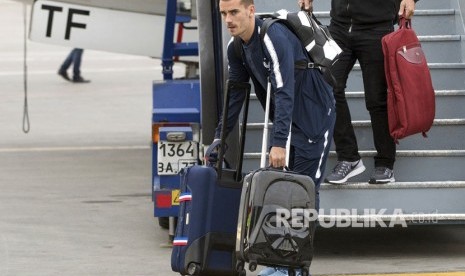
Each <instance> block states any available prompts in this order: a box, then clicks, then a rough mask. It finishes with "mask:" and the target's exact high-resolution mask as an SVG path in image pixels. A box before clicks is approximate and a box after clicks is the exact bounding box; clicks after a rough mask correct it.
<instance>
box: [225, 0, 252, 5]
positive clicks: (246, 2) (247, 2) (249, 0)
mask: <svg viewBox="0 0 465 276" xmlns="http://www.w3.org/2000/svg"><path fill="white" fill-rule="evenodd" d="M220 1H229V0H220ZM253 1H254V0H241V4H244V5H245V6H246V7H248V6H250V5H253V4H254V2H253Z"/></svg>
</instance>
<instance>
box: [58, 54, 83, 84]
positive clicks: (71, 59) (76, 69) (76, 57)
mask: <svg viewBox="0 0 465 276" xmlns="http://www.w3.org/2000/svg"><path fill="white" fill-rule="evenodd" d="M83 52H84V50H83V49H79V48H74V49H73V50H72V51H71V52H70V53H69V55H68V56H67V57H66V59H65V61H64V62H63V64H62V65H61V67H60V72H65V71H66V70H68V68H69V67H70V66H71V64H73V77H74V78H76V77H79V76H81V70H80V68H81V57H82V53H83Z"/></svg>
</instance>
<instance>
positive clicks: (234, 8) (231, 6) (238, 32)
mask: <svg viewBox="0 0 465 276" xmlns="http://www.w3.org/2000/svg"><path fill="white" fill-rule="evenodd" d="M220 13H221V17H222V19H223V21H224V23H225V24H226V27H227V28H228V31H229V33H230V34H231V35H232V36H240V37H241V38H242V39H243V40H244V41H248V40H249V39H250V37H251V36H252V33H253V31H254V27H255V26H254V22H255V21H254V20H255V19H254V16H255V7H254V5H249V6H248V7H246V6H245V5H244V4H242V3H241V0H226V1H225V0H220Z"/></svg>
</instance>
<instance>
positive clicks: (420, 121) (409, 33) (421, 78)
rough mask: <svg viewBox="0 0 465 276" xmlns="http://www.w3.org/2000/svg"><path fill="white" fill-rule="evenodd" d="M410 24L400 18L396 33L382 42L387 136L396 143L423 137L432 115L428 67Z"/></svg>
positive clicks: (432, 105) (432, 107) (432, 102)
mask: <svg viewBox="0 0 465 276" xmlns="http://www.w3.org/2000/svg"><path fill="white" fill-rule="evenodd" d="M411 24H412V23H411V21H410V19H405V18H404V17H401V18H400V20H399V29H398V30H396V31H395V32H392V33H390V34H388V35H386V36H384V37H383V39H382V45H383V53H384V67H385V73H386V81H387V87H388V94H387V107H388V120H389V132H390V133H391V136H392V138H394V141H395V142H396V143H398V139H401V138H404V137H406V136H409V135H412V134H416V133H420V132H421V133H422V134H423V136H424V137H426V132H427V131H428V130H429V129H430V128H431V125H432V124H433V121H434V115H435V96H434V89H433V84H432V81H431V75H430V71H429V68H428V63H427V61H426V58H425V54H424V53H423V50H422V48H421V45H420V42H419V41H418V38H417V35H416V34H415V31H414V30H413V29H412V27H411Z"/></svg>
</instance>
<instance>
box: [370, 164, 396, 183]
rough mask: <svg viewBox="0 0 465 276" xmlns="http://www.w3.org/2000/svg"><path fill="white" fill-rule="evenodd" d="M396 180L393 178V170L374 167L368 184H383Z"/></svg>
mask: <svg viewBox="0 0 465 276" xmlns="http://www.w3.org/2000/svg"><path fill="white" fill-rule="evenodd" d="M394 181H396V180H395V179H394V171H393V170H391V169H389V168H386V167H376V168H375V171H374V172H373V174H372V175H371V177H370V180H369V181H368V183H370V184H385V183H389V182H394Z"/></svg>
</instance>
